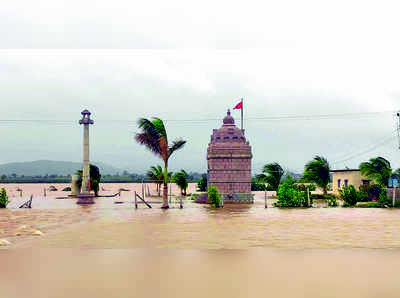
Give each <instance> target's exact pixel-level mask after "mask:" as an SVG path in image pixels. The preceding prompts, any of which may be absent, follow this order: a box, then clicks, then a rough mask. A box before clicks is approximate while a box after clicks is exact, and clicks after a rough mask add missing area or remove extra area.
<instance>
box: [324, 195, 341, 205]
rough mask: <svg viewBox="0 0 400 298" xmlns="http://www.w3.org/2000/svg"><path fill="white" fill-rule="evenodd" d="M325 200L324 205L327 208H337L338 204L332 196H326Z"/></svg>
mask: <svg viewBox="0 0 400 298" xmlns="http://www.w3.org/2000/svg"><path fill="white" fill-rule="evenodd" d="M325 198H326V203H327V205H328V206H329V207H337V206H339V203H338V201H337V198H336V196H334V195H326V196H325Z"/></svg>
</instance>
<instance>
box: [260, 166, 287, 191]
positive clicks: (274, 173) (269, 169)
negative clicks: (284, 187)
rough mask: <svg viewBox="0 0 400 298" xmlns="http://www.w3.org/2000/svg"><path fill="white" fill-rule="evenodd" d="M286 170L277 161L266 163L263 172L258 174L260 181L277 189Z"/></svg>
mask: <svg viewBox="0 0 400 298" xmlns="http://www.w3.org/2000/svg"><path fill="white" fill-rule="evenodd" d="M283 174H284V171H283V169H282V167H281V166H280V164H278V163H277V162H274V163H269V164H266V165H265V166H264V168H263V171H262V173H261V174H259V175H257V179H258V180H259V181H260V182H263V183H265V184H268V185H269V186H270V188H271V189H272V190H274V191H277V190H278V188H279V184H280V183H281V179H282V176H283Z"/></svg>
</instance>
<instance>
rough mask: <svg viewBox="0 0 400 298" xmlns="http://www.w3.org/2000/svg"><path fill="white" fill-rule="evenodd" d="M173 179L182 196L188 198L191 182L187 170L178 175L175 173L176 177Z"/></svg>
mask: <svg viewBox="0 0 400 298" xmlns="http://www.w3.org/2000/svg"><path fill="white" fill-rule="evenodd" d="M172 179H173V180H174V182H175V183H176V185H177V186H178V187H179V189H180V190H181V194H182V195H183V196H186V190H187V188H188V185H189V182H188V174H187V173H186V171H185V170H181V171H180V172H178V173H175V174H174V176H172Z"/></svg>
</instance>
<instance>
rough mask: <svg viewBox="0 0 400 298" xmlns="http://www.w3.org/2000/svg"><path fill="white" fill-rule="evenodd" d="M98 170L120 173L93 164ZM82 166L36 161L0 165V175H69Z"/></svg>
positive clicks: (72, 163)
mask: <svg viewBox="0 0 400 298" xmlns="http://www.w3.org/2000/svg"><path fill="white" fill-rule="evenodd" d="M93 164H95V165H97V166H98V167H99V168H100V172H101V173H102V174H103V175H104V174H111V175H114V174H116V173H118V172H119V173H121V172H122V171H121V170H120V169H117V168H114V167H112V166H110V165H107V164H104V163H99V162H93ZM81 168H82V164H81V163H79V162H69V161H52V160H37V161H31V162H14V163H6V164H2V165H0V175H12V174H17V175H18V176H21V175H25V176H39V175H41V176H44V175H46V174H48V175H70V174H73V173H75V172H76V170H78V169H81Z"/></svg>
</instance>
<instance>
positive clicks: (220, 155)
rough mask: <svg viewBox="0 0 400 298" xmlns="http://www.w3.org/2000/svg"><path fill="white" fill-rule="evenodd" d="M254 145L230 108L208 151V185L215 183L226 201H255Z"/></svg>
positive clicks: (245, 202)
mask: <svg viewBox="0 0 400 298" xmlns="http://www.w3.org/2000/svg"><path fill="white" fill-rule="evenodd" d="M252 158H253V155H252V153H251V146H250V145H249V142H247V141H246V138H245V136H244V130H240V129H239V128H237V127H236V125H235V119H233V117H232V116H231V113H230V111H229V110H228V113H227V115H226V117H225V118H224V120H223V125H222V127H221V128H220V129H214V130H213V134H212V136H211V141H210V143H209V145H208V150H207V162H208V185H209V186H212V185H215V186H217V188H218V191H219V192H220V193H221V194H222V196H223V197H224V202H225V203H243V204H252V203H254V198H253V195H252V194H251V160H252Z"/></svg>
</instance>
